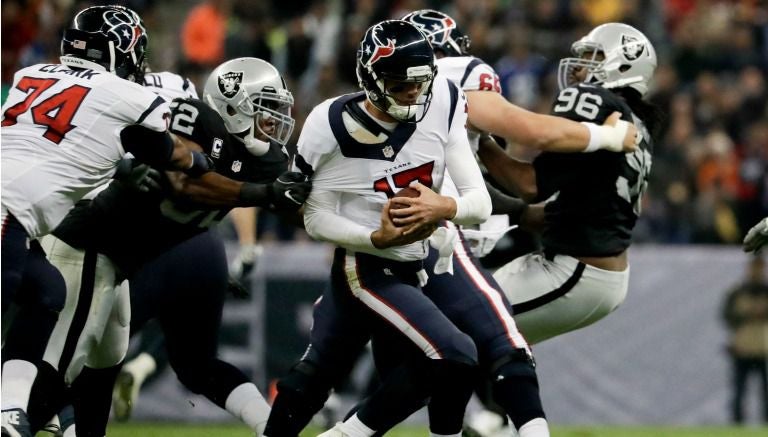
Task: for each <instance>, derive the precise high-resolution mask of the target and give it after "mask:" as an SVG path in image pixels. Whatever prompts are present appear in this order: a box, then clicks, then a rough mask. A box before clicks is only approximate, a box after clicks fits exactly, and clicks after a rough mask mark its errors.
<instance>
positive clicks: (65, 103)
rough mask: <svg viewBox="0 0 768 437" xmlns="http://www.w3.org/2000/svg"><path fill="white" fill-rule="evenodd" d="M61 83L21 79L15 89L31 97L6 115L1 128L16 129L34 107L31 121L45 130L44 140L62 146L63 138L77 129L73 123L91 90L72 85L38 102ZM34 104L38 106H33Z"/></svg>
mask: <svg viewBox="0 0 768 437" xmlns="http://www.w3.org/2000/svg"><path fill="white" fill-rule="evenodd" d="M58 81H59V79H44V78H38V77H28V76H25V77H22V78H21V80H19V83H18V84H17V85H16V88H17V89H19V90H21V91H23V92H25V93H29V94H28V95H27V97H26V98H25V99H24V100H22V101H21V102H19V103H17V104H15V105H13V106H11V107H10V108H8V109H7V110H6V111H5V114H3V122H2V126H3V127H7V126H13V125H14V124H16V120H17V118H18V117H19V116H20V115H21V114H23V113H25V112H27V111H28V110H30V107H31V112H32V121H33V122H34V123H35V124H37V125H41V126H45V127H46V129H45V132H44V133H43V137H44V138H45V139H47V140H49V141H52V142H54V143H56V144H59V143H61V141H62V140H63V139H64V135H66V134H67V132H69V131H71V130H72V129H74V128H76V127H77V126H75V125H73V124H72V119H73V118H74V117H75V114H76V113H77V110H78V109H79V108H80V105H81V104H82V103H83V100H84V99H85V96H87V95H88V93H89V92H90V91H91V89H90V88H87V87H84V86H81V85H72V86H71V87H68V88H64V89H63V90H61V91H59V92H58V93H56V94H54V95H52V96H50V97H48V98H47V99H45V100H43V101H41V102H37V100H39V97H40V94H42V93H43V92H44V91H45V90H47V89H48V88H50V87H52V86H53V85H55V84H56V82H58ZM33 103H34V104H35V106H32V104H33Z"/></svg>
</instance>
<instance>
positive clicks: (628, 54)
mask: <svg viewBox="0 0 768 437" xmlns="http://www.w3.org/2000/svg"><path fill="white" fill-rule="evenodd" d="M621 48H622V52H623V53H624V57H625V58H627V60H629V61H634V60H635V59H637V58H639V57H640V55H642V54H643V51H644V50H645V44H643V43H642V42H641V41H640V40H639V39H638V38H636V37H634V36H630V35H621Z"/></svg>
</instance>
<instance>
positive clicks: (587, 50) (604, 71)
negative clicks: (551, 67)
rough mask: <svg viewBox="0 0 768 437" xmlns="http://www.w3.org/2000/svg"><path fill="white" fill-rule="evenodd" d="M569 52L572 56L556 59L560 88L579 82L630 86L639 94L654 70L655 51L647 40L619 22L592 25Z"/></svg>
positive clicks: (643, 92) (619, 86) (642, 92)
mask: <svg viewBox="0 0 768 437" xmlns="http://www.w3.org/2000/svg"><path fill="white" fill-rule="evenodd" d="M571 52H572V53H573V54H574V57H570V58H564V59H562V60H560V65H559V67H558V84H559V85H560V88H561V89H563V88H567V87H569V86H572V85H574V84H575V83H578V82H583V83H591V84H595V85H600V86H602V87H603V88H609V89H610V88H623V87H630V88H633V89H635V90H636V91H637V92H639V93H640V95H641V96H643V95H645V93H646V92H648V86H649V82H650V80H651V78H652V77H653V73H654V71H655V70H656V64H657V59H656V51H655V50H654V48H653V45H652V44H651V42H650V41H649V40H648V38H646V37H645V35H643V33H642V32H640V31H639V30H637V29H635V28H634V27H632V26H629V25H626V24H623V23H607V24H603V25H600V26H598V27H596V28H595V29H593V30H592V31H591V32H590V33H589V34H588V35H587V36H585V37H583V38H582V39H580V40H579V41H576V42H575V43H573V45H572V46H571ZM600 55H601V56H602V59H601V58H600ZM580 71H585V72H586V75H584V74H583V73H580ZM580 78H583V80H579V79H580Z"/></svg>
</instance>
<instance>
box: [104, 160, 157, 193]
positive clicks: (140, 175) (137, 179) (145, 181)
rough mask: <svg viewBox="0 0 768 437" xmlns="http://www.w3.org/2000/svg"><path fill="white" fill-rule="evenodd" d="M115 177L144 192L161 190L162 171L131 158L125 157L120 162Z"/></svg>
mask: <svg viewBox="0 0 768 437" xmlns="http://www.w3.org/2000/svg"><path fill="white" fill-rule="evenodd" d="M116 169H117V171H116V172H115V176H114V179H116V180H118V181H120V182H122V183H123V184H125V185H126V186H127V187H129V188H132V189H134V190H136V191H140V192H142V193H148V192H151V191H160V189H161V188H162V185H161V183H160V181H161V179H162V174H161V173H160V171H158V170H156V169H154V168H152V167H150V166H149V165H147V164H142V163H139V162H138V161H136V160H134V159H130V158H124V159H122V160H120V162H118V164H117V167H116Z"/></svg>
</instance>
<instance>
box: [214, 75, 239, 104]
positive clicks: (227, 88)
mask: <svg viewBox="0 0 768 437" xmlns="http://www.w3.org/2000/svg"><path fill="white" fill-rule="evenodd" d="M242 81H243V72H242V71H230V72H229V73H224V74H222V75H221V76H219V91H221V94H223V95H224V97H227V98H232V97H234V96H235V94H237V92H238V91H240V83H241V82H242Z"/></svg>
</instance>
